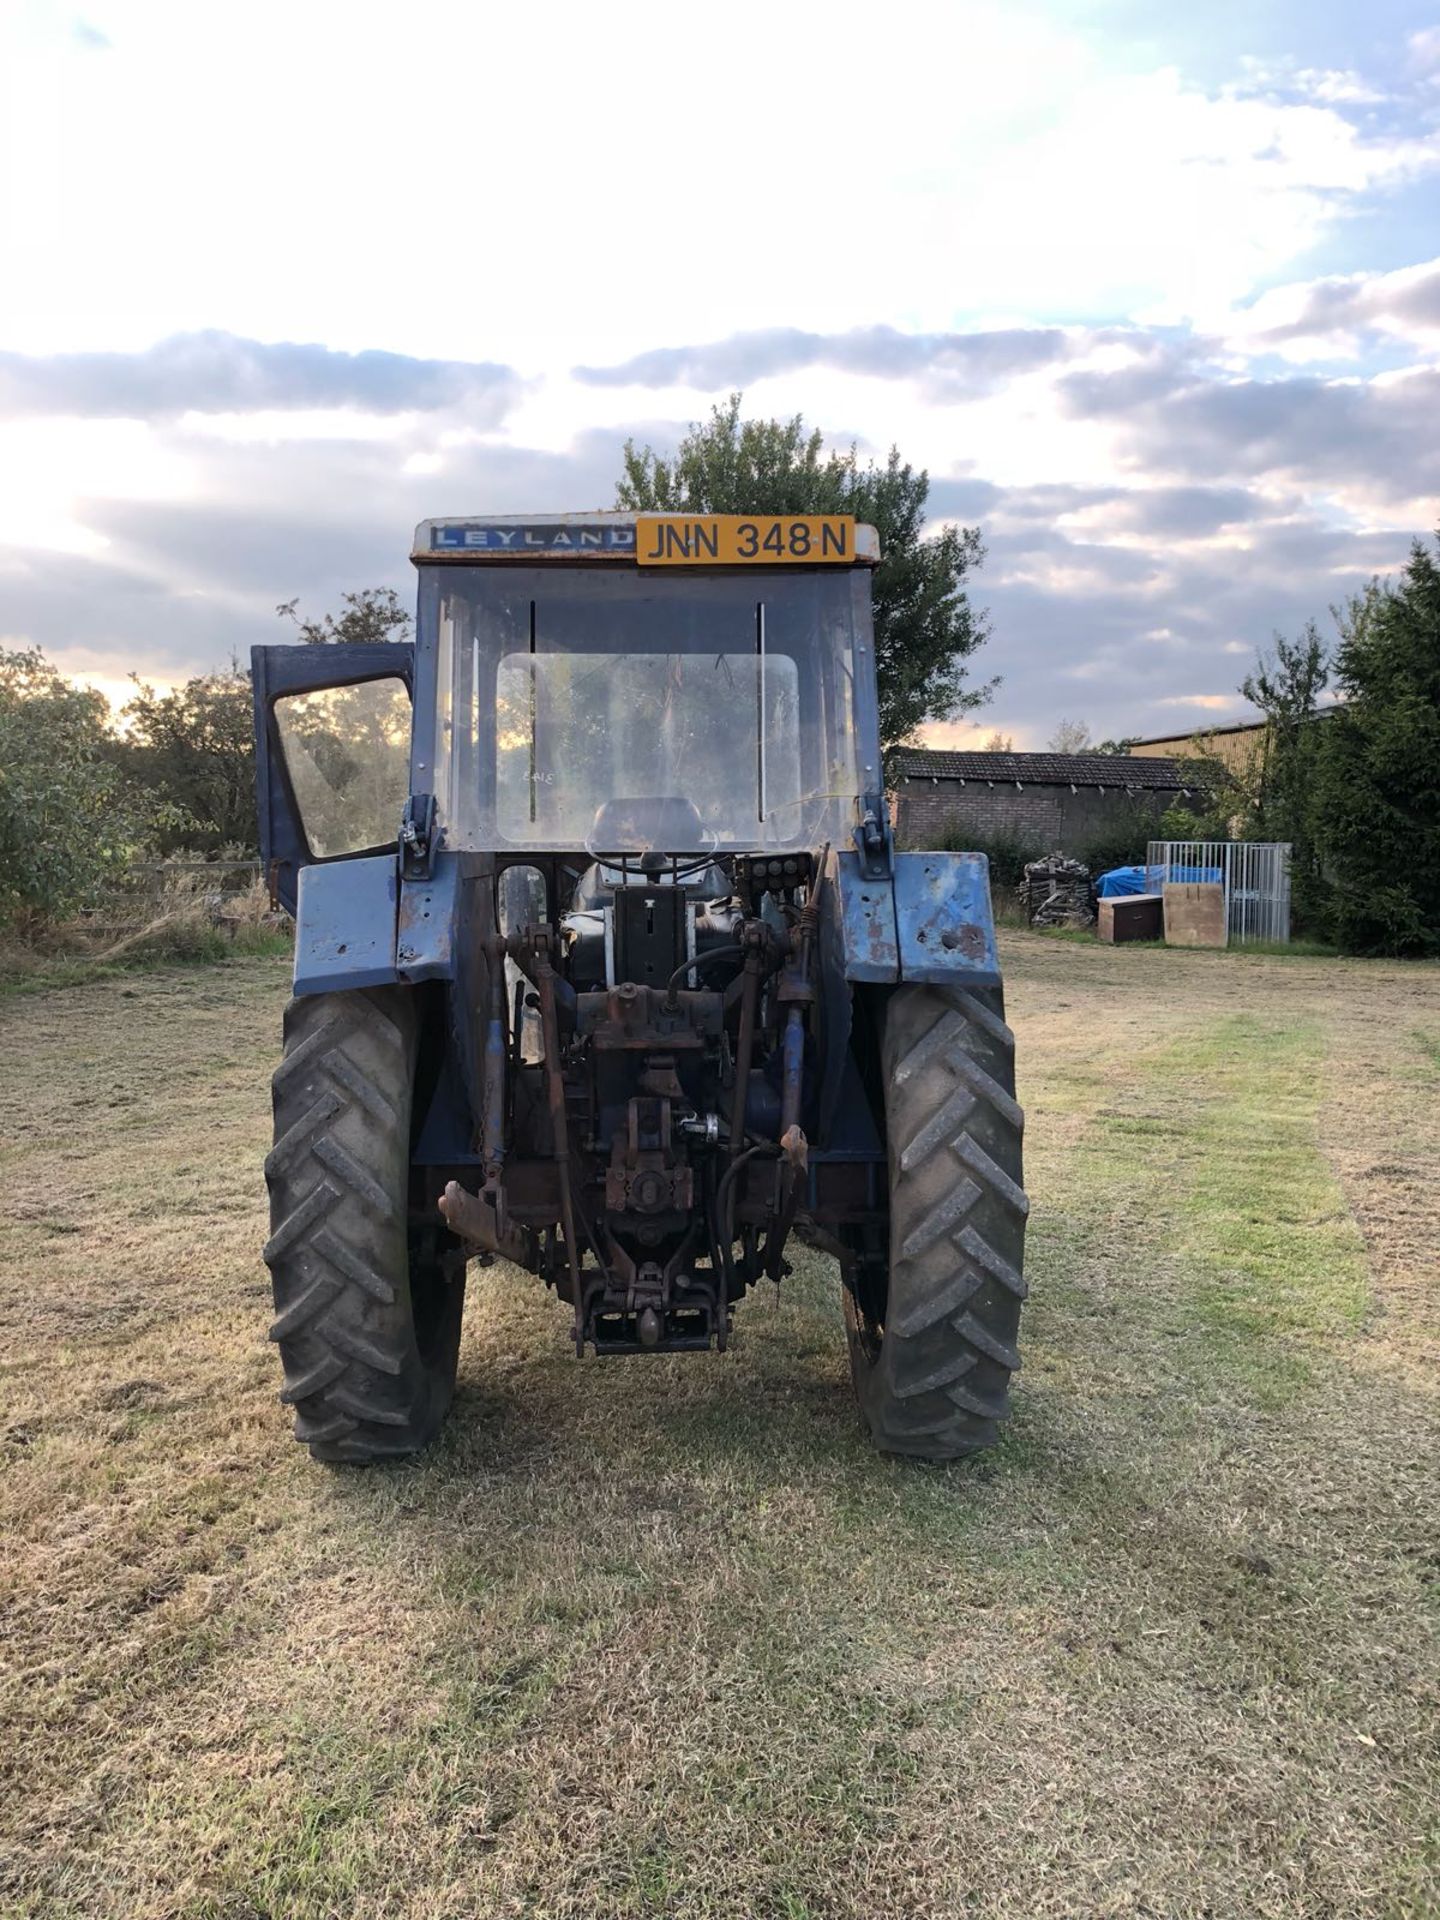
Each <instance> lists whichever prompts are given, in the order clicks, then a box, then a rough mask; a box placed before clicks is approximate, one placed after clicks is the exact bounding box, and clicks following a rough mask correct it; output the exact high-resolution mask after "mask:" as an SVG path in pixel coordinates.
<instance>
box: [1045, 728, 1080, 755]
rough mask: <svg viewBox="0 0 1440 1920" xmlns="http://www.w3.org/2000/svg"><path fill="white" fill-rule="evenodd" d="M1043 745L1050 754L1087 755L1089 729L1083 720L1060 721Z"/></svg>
mask: <svg viewBox="0 0 1440 1920" xmlns="http://www.w3.org/2000/svg"><path fill="white" fill-rule="evenodd" d="M1045 745H1046V749H1047V751H1049V752H1050V753H1088V752H1089V751H1090V728H1089V727H1088V725H1087V724H1086V723H1085V721H1083V720H1062V721H1061V722H1060V724H1059V726H1058V727H1056V729H1055V731H1054V733H1052V734H1051V736H1050V738H1049V739H1048V740H1047V741H1046V743H1045Z"/></svg>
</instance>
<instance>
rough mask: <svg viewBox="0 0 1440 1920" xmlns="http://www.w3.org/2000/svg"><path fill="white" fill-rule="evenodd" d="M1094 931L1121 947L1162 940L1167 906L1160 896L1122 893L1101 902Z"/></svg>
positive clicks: (1113, 944)
mask: <svg viewBox="0 0 1440 1920" xmlns="http://www.w3.org/2000/svg"><path fill="white" fill-rule="evenodd" d="M1099 912H1100V917H1099V921H1098V923H1097V925H1096V928H1095V931H1096V933H1097V934H1098V935H1099V937H1100V938H1101V939H1102V940H1106V941H1109V942H1110V944H1111V945H1112V946H1117V947H1118V946H1119V945H1121V943H1122V942H1123V941H1126V940H1163V939H1164V937H1165V914H1164V903H1163V902H1162V900H1161V897H1160V895H1159V894H1158V893H1122V894H1117V895H1116V897H1115V898H1114V899H1113V900H1102V901H1101V902H1100V903H1099Z"/></svg>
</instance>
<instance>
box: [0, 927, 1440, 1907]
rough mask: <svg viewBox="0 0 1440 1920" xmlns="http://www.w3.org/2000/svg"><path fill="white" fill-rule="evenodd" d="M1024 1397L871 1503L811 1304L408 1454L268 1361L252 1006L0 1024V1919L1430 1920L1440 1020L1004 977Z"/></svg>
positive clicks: (1052, 975) (1247, 997)
mask: <svg viewBox="0 0 1440 1920" xmlns="http://www.w3.org/2000/svg"><path fill="white" fill-rule="evenodd" d="M1008 964H1009V967H1010V978H1011V983H1012V984H1011V988H1010V1003H1011V1012H1012V1016H1013V1018H1014V1022H1015V1025H1016V1028H1017V1030H1018V1035H1019V1047H1020V1054H1019V1058H1020V1063H1021V1065H1020V1078H1021V1086H1020V1092H1021V1096H1022V1099H1023V1100H1024V1102H1025V1105H1026V1107H1027V1109H1028V1111H1029V1118H1030V1126H1029V1136H1028V1148H1027V1152H1028V1173H1029V1179H1030V1186H1031V1190H1032V1194H1033V1202H1034V1212H1033V1216H1032V1233H1031V1243H1030V1244H1031V1274H1032V1285H1033V1293H1032V1298H1031V1301H1030V1304H1029V1306H1028V1308H1027V1315H1028V1323H1027V1327H1026V1330H1025V1331H1026V1356H1027V1365H1026V1370H1025V1372H1024V1373H1023V1374H1022V1375H1021V1376H1020V1381H1019V1383H1018V1387H1017V1394H1016V1410H1015V1417H1014V1420H1013V1423H1012V1425H1011V1427H1010V1428H1009V1430H1008V1433H1007V1437H1006V1440H1005V1443H1004V1445H1003V1447H1002V1448H1001V1450H1000V1451H999V1452H998V1453H997V1454H996V1455H995V1456H993V1457H992V1458H990V1459H988V1460H986V1461H985V1462H983V1463H981V1464H978V1465H976V1464H970V1465H963V1466H960V1467H954V1468H927V1467H923V1466H915V1465H906V1464H901V1463H897V1462H894V1461H889V1460H885V1459H881V1458H879V1457H877V1456H876V1455H875V1454H873V1453H872V1451H871V1450H870V1447H869V1445H868V1442H867V1441H866V1439H865V1438H864V1436H863V1435H862V1433H861V1431H860V1430H859V1428H858V1426H857V1423H856V1417H855V1414H854V1411H853V1406H852V1402H851V1396H850V1389H849V1384H848V1380H847V1378H846V1371H845V1363H844V1355H843V1343H842V1338H841V1332H840V1323H839V1313H838V1307H837V1301H836V1284H835V1281H834V1278H833V1275H832V1273H831V1272H830V1271H829V1270H828V1269H827V1268H826V1266H825V1264H824V1263H823V1262H820V1261H818V1260H813V1259H812V1260H809V1261H808V1263H807V1264H806V1265H804V1267H803V1268H802V1270H801V1272H799V1273H798V1274H797V1276H796V1278H795V1280H794V1281H793V1282H789V1283H787V1285H786V1289H785V1291H784V1293H783V1294H782V1296H781V1297H780V1298H779V1299H778V1301H777V1299H776V1298H775V1296H774V1294H773V1292H770V1291H767V1292H766V1293H764V1294H763V1295H761V1296H759V1297H757V1298H755V1299H753V1300H752V1301H750V1302H749V1303H747V1305H746V1306H745V1307H744V1308H743V1309H742V1310H741V1316H740V1319H739V1322H738V1329H737V1335H736V1339H735V1344H734V1349H733V1351H732V1352H731V1354H730V1355H728V1356H726V1357H724V1358H701V1357H698V1356H689V1357H684V1356H682V1357H676V1358H673V1359H670V1358H666V1359H656V1360H645V1361H633V1362H612V1363H604V1364H601V1363H596V1362H594V1361H590V1362H587V1363H586V1364H585V1365H583V1366H582V1365H579V1364H577V1363H576V1361H575V1360H574V1359H573V1358H572V1357H570V1354H569V1350H568V1346H567V1340H566V1325H565V1315H564V1313H563V1312H562V1311H561V1309H559V1308H558V1307H557V1306H556V1305H555V1304H554V1302H553V1301H551V1300H550V1299H549V1298H548V1297H547V1296H545V1295H544V1294H543V1293H542V1292H541V1291H540V1289H539V1287H538V1283H535V1282H532V1281H530V1280H528V1279H526V1278H525V1277H523V1276H520V1275H517V1274H513V1273H511V1272H509V1271H508V1270H505V1269H494V1270H491V1271H490V1272H488V1273H478V1272H477V1273H476V1274H474V1275H473V1276H472V1282H471V1287H472V1292H471V1302H470V1310H469V1314H468V1319H467V1334H466V1342H465V1348H464V1351H463V1354H462V1358H461V1387H460V1393H459V1398H458V1403H457V1406H456V1408H455V1412H454V1415H453V1416H452V1420H451V1424H450V1426H449V1428H448V1429H447V1434H446V1437H445V1438H444V1439H443V1441H442V1442H441V1444H440V1445H439V1446H438V1447H437V1448H436V1449H435V1450H434V1451H433V1452H432V1453H431V1454H430V1455H429V1456H428V1457H426V1458H425V1459H423V1460H421V1461H419V1462H417V1463H414V1464H411V1465H407V1466H402V1467H398V1468H394V1469H385V1470H379V1469H376V1470H371V1471H369V1472H364V1473H356V1472H346V1471H336V1470H329V1469H324V1468H320V1467H317V1466H315V1465H314V1464H313V1463H311V1462H310V1461H309V1460H308V1458H307V1457H306V1456H305V1455H304V1453H303V1452H302V1451H301V1450H300V1449H299V1448H297V1447H296V1446H295V1445H294V1444H293V1443H292V1442H291V1441H290V1439H289V1438H288V1433H287V1420H286V1416H285V1414H284V1413H283V1412H282V1410H281V1408H280V1407H279V1406H278V1405H277V1404H276V1400H275V1393H276V1389H277V1386H278V1368H277V1365H276V1361H275V1356H274V1354H273V1352H272V1351H271V1350H270V1349H269V1348H268V1347H267V1346H266V1344H265V1339H264V1333H265V1327H266V1323H267V1306H268V1297H267V1295H268V1289H267V1277H266V1274H265V1271H264V1269H263V1267H262V1266H261V1264H260V1261H259V1255H258V1248H259V1244H260V1241H261V1239H262V1237H263V1233H264V1203H263V1195H262V1187H261V1171H260V1168H261V1160H262V1157H263V1154H264V1152H265V1148H266V1145H267V1132H268V1126H269V1099H268V1089H267V1080H268V1075H269V1072H270V1069H271V1066H272V1065H273V1061H274V1057H275V1052H276V1048H277V1045H278V1034H279V1016H280V1009H281V1005H282V1002H283V999H284V993H285V964H284V962H283V961H281V960H278V959H267V958H263V957H262V958H255V959H250V960H245V961H237V962H235V963H233V964H228V965H220V966H214V967H209V968H206V969H199V970H193V971H180V970H172V971H168V972H156V973H150V974H137V975H134V976H132V977H131V978H129V979H109V980H102V981H99V982H96V983H93V984H91V985H88V986H77V987H74V988H71V989H69V990H66V991H54V992H49V993H42V994H31V995H26V996H24V997H12V998H10V999H8V1000H5V1001H3V1002H0V1115H3V1120H0V1127H3V1145H0V1153H3V1166H4V1182H3V1195H4V1198H3V1216H4V1218H3V1246H0V1322H3V1326H4V1329H5V1337H4V1341H3V1350H0V1359H3V1374H0V1525H3V1530H4V1554H3V1566H0V1912H3V1913H5V1914H7V1915H16V1916H19V1915H37V1916H38V1915H44V1916H47V1917H48V1916H55V1917H56V1920H60V1916H74V1917H75V1920H79V1917H80V1916H85V1917H86V1920H92V1917H93V1916H112V1915H113V1916H121V1915H123V1916H126V1920H156V1917H158V1916H162V1915H163V1916H172V1915H173V1916H182V1915H183V1916H187V1917H188V1916H214V1917H215V1920H220V1917H221V1916H226V1917H228V1920H254V1917H256V1916H261V1915H265V1916H271V1915H273V1916H277V1917H278V1916H282V1915H283V1916H287V1917H288V1916H298V1917H301V1920H322V1916H332V1915H333V1916H344V1917H345V1920H380V1917H381V1916H396V1920H399V1917H400V1916H406V1917H407V1920H408V1917H410V1916H415V1917H416V1920H419V1916H426V1917H427V1920H430V1917H435V1920H452V1917H453V1920H470V1917H471V1916H487V1917H488V1916H499V1915H506V1916H522V1915H523V1916H528V1915H535V1916H575V1917H577V1920H578V1917H579V1916H586V1917H587V1920H588V1917H591V1916H600V1917H601V1920H609V1916H631V1915H636V1916H639V1915H660V1914H664V1915H676V1916H686V1917H687V1920H691V1917H698V1916H725V1917H726V1920H733V1917H736V1916H739V1917H742V1920H743V1917H746V1916H767V1917H768V1916H775V1917H776V1920H807V1917H809V1920H819V1917H820V1916H826V1917H827V1920H828V1917H829V1916H835V1917H836V1920H839V1917H841V1916H845V1917H846V1920H852V1917H853V1920H860V1917H862V1916H863V1917H864V1920H872V1917H874V1916H891V1915H897V1916H926V1917H927V1920H929V1917H932V1916H933V1920H942V1917H943V1920H952V1917H953V1916H972V1915H973V1916H991V1915H994V1916H1014V1917H1015V1920H1037V1917H1039V1916H1067V1920H1068V1917H1069V1916H1077V1915H1078V1916H1085V1915H1111V1914H1115V1915H1122V1914H1123V1915H1130V1916H1156V1917H1163V1920H1171V1917H1172V1916H1176V1917H1180V1916H1197V1917H1198V1916H1202V1915H1205V1916H1214V1917H1215V1920H1228V1917H1229V1916H1244V1917H1245V1920H1249V1917H1250V1916H1268V1915H1277V1916H1278V1915H1287V1916H1289V1915H1294V1916H1306V1920H1321V1917H1324V1916H1341V1915H1354V1916H1366V1917H1367V1920H1368V1917H1369V1916H1401V1915H1409V1916H1421V1915H1433V1914H1435V1913H1436V1912H1437V1911H1440V1655H1437V1648H1440V1405H1437V1370H1436V1359H1437V1345H1440V1339H1437V1333H1440V1270H1437V1269H1440V1258H1437V1246H1440V1179H1437V1173H1440V971H1437V970H1435V969H1422V968H1418V967H1415V968H1405V967H1399V966H1382V965H1360V964H1347V963H1342V962H1335V961H1324V960H1305V959H1270V958H1248V957H1244V956H1239V955H1230V956H1219V955H1210V954H1184V953H1169V952H1161V951H1145V952H1135V951H1127V950H1125V949H1124V948H1121V949H1106V948H1099V947H1093V946H1083V945H1077V944H1075V943H1070V942H1060V941H1047V940H1044V939H1041V938H1037V937H1034V936H1024V935H1021V936H1016V937H1014V938H1013V939H1012V940H1011V941H1010V942H1009V955H1008Z"/></svg>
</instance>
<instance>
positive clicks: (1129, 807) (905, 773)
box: [890, 747, 1206, 851]
mask: <svg viewBox="0 0 1440 1920" xmlns="http://www.w3.org/2000/svg"><path fill="white" fill-rule="evenodd" d="M1195 782H1196V769H1195V767H1194V765H1193V764H1187V763H1186V762H1184V761H1180V760H1170V759H1157V758H1154V757H1153V756H1152V757H1149V758H1145V759H1139V758H1136V759H1131V758H1130V757H1129V756H1128V755H1125V754H1107V753H949V752H945V751H941V750H935V749H931V748H929V747H897V748H896V749H895V751H894V752H893V753H892V754H891V756H890V784H891V788H892V790H893V792H894V795H895V831H896V833H897V835H898V836H899V839H900V842H901V844H902V845H904V846H912V847H923V846H939V845H943V844H945V843H946V841H947V840H952V841H953V836H954V835H955V834H957V833H959V834H961V835H964V834H972V835H973V836H974V837H975V839H976V840H977V841H989V840H994V839H1000V838H1008V839H1013V840H1019V841H1024V842H1027V843H1029V844H1030V845H1033V846H1037V847H1047V848H1050V847H1061V848H1065V849H1066V850H1067V851H1068V850H1069V849H1071V848H1074V847H1081V846H1084V845H1086V844H1088V843H1089V842H1090V841H1092V840H1094V839H1096V838H1098V837H1099V836H1100V835H1101V834H1103V833H1104V832H1105V831H1106V830H1107V829H1109V828H1112V827H1115V826H1117V825H1119V824H1121V823H1122V822H1124V821H1128V820H1131V819H1133V817H1134V814H1135V810H1136V809H1137V808H1140V809H1142V810H1144V811H1146V812H1148V813H1152V814H1153V815H1154V816H1155V818H1156V819H1157V820H1158V819H1159V817H1160V815H1161V814H1162V813H1163V812H1164V811H1165V809H1166V808H1167V807H1169V806H1173V805H1174V804H1175V803H1176V802H1190V801H1193V802H1194V804H1195V806H1196V808H1197V810H1198V808H1199V807H1200V806H1202V805H1203V803H1204V800H1205V798H1206V796H1205V793H1204V791H1203V790H1202V789H1201V788H1198V787H1197V786H1196V784H1195Z"/></svg>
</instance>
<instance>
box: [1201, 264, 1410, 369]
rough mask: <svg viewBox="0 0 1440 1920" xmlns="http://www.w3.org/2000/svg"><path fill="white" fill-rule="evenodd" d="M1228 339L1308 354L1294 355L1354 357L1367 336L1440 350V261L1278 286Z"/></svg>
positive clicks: (1229, 329) (1234, 324)
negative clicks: (1387, 270) (1299, 349)
mask: <svg viewBox="0 0 1440 1920" xmlns="http://www.w3.org/2000/svg"><path fill="white" fill-rule="evenodd" d="M1225 333H1226V336H1227V340H1228V342H1229V343H1230V344H1232V345H1236V346H1239V347H1240V348H1241V349H1242V350H1243V351H1245V352H1248V353H1250V354H1254V353H1256V352H1264V351H1266V350H1267V349H1275V350H1278V351H1280V352H1282V353H1285V352H1287V350H1293V349H1294V348H1296V347H1299V348H1302V349H1303V350H1304V352H1303V354H1299V355H1295V354H1292V357H1311V358H1318V357H1321V356H1324V357H1327V358H1354V357H1356V356H1357V355H1358V354H1359V353H1360V351H1361V341H1362V337H1363V336H1371V337H1374V338H1389V339H1392V340H1397V341H1404V342H1408V343H1411V344H1414V345H1419V346H1431V347H1437V346H1440V259H1434V260H1422V261H1419V262H1417V263H1416V264H1415V265H1414V266H1409V267H1400V268H1397V269H1396V270H1395V271H1394V272H1391V273H1351V274H1335V275H1331V276H1329V277H1327V278H1326V279H1323V280H1310V281H1301V282H1297V283H1295V284H1292V285H1289V286H1283V287H1275V288H1272V289H1271V290H1270V291H1269V292H1268V293H1266V294H1263V295H1262V296H1261V298H1260V299H1258V300H1256V301H1255V302H1254V303H1253V304H1252V305H1251V306H1249V307H1247V308H1245V309H1244V310H1243V311H1242V312H1241V313H1239V314H1237V315H1235V316H1233V317H1232V318H1231V319H1230V320H1229V322H1228V324H1227V325H1226V326H1225Z"/></svg>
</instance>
